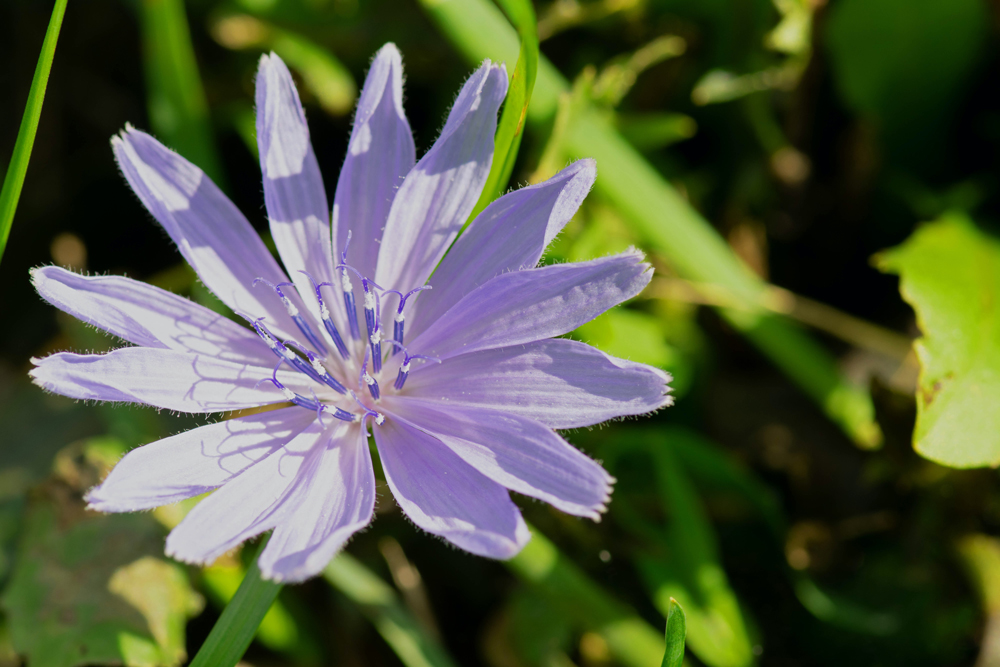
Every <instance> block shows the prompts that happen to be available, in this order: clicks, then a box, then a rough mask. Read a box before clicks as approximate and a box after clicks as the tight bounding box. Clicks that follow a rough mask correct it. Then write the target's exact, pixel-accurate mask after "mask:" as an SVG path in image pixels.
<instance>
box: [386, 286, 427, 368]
mask: <svg viewBox="0 0 1000 667" xmlns="http://www.w3.org/2000/svg"><path fill="white" fill-rule="evenodd" d="M425 289H431V286H430V285H423V286H422V287H417V288H415V289H411V290H410V291H409V292H407V293H406V294H403V293H402V292H400V291H399V290H394V289H390V290H385V292H384V293H383V296H384V295H385V294H395V295H397V296H398V297H399V307H397V308H396V316H395V317H394V318H393V320H392V340H393V354H397V353H398V352H399V351H400V350H401V349H402V347H401V346H400V345H401V344H402V342H403V333H404V330H405V328H406V315H404V314H403V308H405V307H406V300H407V299H409V298H410V297H411V296H413V295H414V294H416V293H417V292H422V291H424V290H425Z"/></svg>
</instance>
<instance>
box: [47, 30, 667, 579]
mask: <svg viewBox="0 0 1000 667" xmlns="http://www.w3.org/2000/svg"><path fill="white" fill-rule="evenodd" d="M402 80H403V70H402V61H401V58H400V55H399V52H398V51H397V50H396V48H395V46H393V45H392V44H389V45H386V46H385V47H383V48H382V49H381V50H380V51H379V52H378V54H377V55H376V57H375V59H374V61H373V63H372V66H371V70H370V71H369V73H368V77H367V80H366V82H365V85H364V88H363V90H362V92H361V96H360V99H359V102H358V109H357V112H356V116H355V121H354V127H353V131H352V133H351V139H350V144H349V147H348V152H347V156H346V158H345V161H344V166H343V169H342V170H341V173H340V178H339V181H338V183H337V189H336V194H335V197H334V202H333V207H332V216H331V212H330V211H331V209H330V207H329V206H328V204H327V199H326V193H325V190H324V187H323V181H322V177H321V175H320V171H319V168H318V166H317V162H316V157H315V155H314V153H313V149H312V145H311V143H310V139H309V129H308V126H307V125H306V119H305V114H304V112H303V110H302V106H301V103H300V101H299V98H298V94H297V93H296V89H295V86H294V83H293V81H292V78H291V76H290V74H289V72H288V69H287V68H286V67H285V64H284V63H283V62H282V61H281V60H280V59H279V58H278V57H277V56H275V55H273V54H272V55H265V56H264V57H262V58H261V61H260V69H259V73H258V75H257V95H256V102H257V141H258V146H259V149H260V166H261V171H262V172H263V180H264V199H265V203H266V207H267V215H268V218H269V221H270V230H271V235H272V238H273V239H274V243H275V245H276V246H277V249H278V254H279V255H280V257H281V260H282V263H283V264H284V269H282V267H281V266H279V264H278V263H277V262H276V261H275V259H274V258H273V257H272V255H271V254H270V252H268V250H267V249H266V247H265V246H264V243H263V242H262V241H261V239H260V238H259V237H258V236H257V235H256V234H255V233H254V231H253V229H252V227H251V226H250V223H249V222H248V221H247V219H246V218H245V217H244V216H243V214H242V213H240V211H239V210H238V209H237V208H236V207H235V206H234V205H233V204H232V203H231V202H230V201H229V200H228V199H227V198H226V197H225V196H224V195H223V194H222V192H221V191H220V190H219V188H218V187H216V185H215V184H214V183H212V181H211V180H209V178H208V177H206V176H205V174H204V173H203V172H202V171H201V170H200V169H198V168H197V167H196V166H194V165H193V164H191V163H189V162H188V161H186V160H185V159H184V158H182V157H180V156H179V155H177V154H176V153H174V152H172V151H170V150H169V149H167V148H166V147H164V146H163V145H162V144H160V143H159V142H157V141H156V140H155V139H154V138H153V137H151V136H150V135H148V134H145V133H143V132H141V131H138V130H136V129H133V128H131V127H126V129H125V130H124V131H123V132H122V133H121V134H120V135H119V136H116V137H115V138H114V139H113V140H112V146H113V149H114V153H115V157H116V159H117V161H118V164H119V166H120V168H121V170H122V173H123V174H124V175H125V178H126V179H127V180H128V183H129V185H131V187H132V189H133V190H134V191H135V193H136V194H137V195H138V197H139V199H140V200H141V201H142V203H143V204H144V205H145V207H146V208H147V209H148V210H149V212H150V213H151V214H152V215H153V217H154V218H156V220H157V221H158V222H159V223H160V224H161V225H162V226H163V228H164V229H165V230H166V231H167V233H168V234H169V235H170V237H171V238H172V239H173V241H174V242H175V243H176V244H177V247H178V249H179V250H180V252H181V254H182V255H183V256H184V258H185V259H186V260H187V261H188V263H189V264H190V265H191V266H192V267H193V268H194V270H195V271H196V272H197V274H198V276H199V278H200V279H201V280H202V282H203V283H204V284H205V285H206V286H207V287H208V288H209V289H210V290H212V292H214V293H215V294H216V295H217V296H218V297H219V299H221V300H222V302H223V303H225V304H226V305H227V306H229V308H231V309H232V310H233V311H234V312H235V313H236V314H238V315H239V316H240V317H242V318H243V319H245V320H246V322H247V323H248V326H242V325H240V324H237V323H236V322H235V321H233V320H231V319H228V318H226V317H223V316H220V315H218V314H216V313H214V312H212V311H210V310H208V309H206V308H204V307H202V306H200V305H197V304H195V303H193V302H191V301H189V300H187V299H184V298H182V297H179V296H176V295H174V294H171V293H169V292H166V291H164V290H161V289H158V288H156V287H153V286H151V285H148V284H144V283H141V282H137V281H134V280H130V279H128V278H124V277H118V276H83V275H78V274H75V273H72V272H69V271H66V270H63V269H60V268H57V267H52V266H49V267H43V268H39V269H36V270H34V272H33V280H34V284H35V286H36V288H37V289H38V292H39V293H40V294H41V295H42V297H43V298H44V299H45V300H47V301H48V302H49V303H51V304H53V305H55V306H56V307H58V308H60V309H62V310H64V311H66V312H68V313H70V314H72V315H74V316H75V317H77V318H79V319H80V320H83V321H84V322H87V323H89V324H91V325H93V326H95V327H98V328H100V329H103V330H105V331H107V332H109V333H111V334H113V335H115V336H118V337H120V338H122V339H124V340H125V341H128V342H129V343H132V344H133V345H132V346H129V347H124V348H121V349H117V350H114V351H112V352H109V353H107V354H96V355H95V354H74V353H69V352H61V353H57V354H53V355H51V356H48V357H45V358H44V359H36V360H34V363H35V364H36V367H35V368H34V369H33V370H32V372H31V375H32V377H33V378H34V380H35V382H36V383H37V384H39V385H40V386H42V387H44V388H45V389H47V390H50V391H53V392H55V393H58V394H63V395H66V396H71V397H74V398H77V399H87V400H97V401H115V402H126V403H143V404H148V405H152V406H156V407H158V408H165V409H169V410H177V411H181V412H188V413H219V412H228V411H237V410H245V409H249V408H261V407H262V406H276V407H275V408H274V409H268V410H265V411H257V412H253V413H250V414H245V415H244V416H238V417H235V418H232V419H228V420H225V421H219V422H218V423H212V424H209V425H207V426H202V427H200V428H196V429H193V430H190V431H187V432H185V433H181V434H179V435H175V436H172V437H169V438H165V439H163V440H159V441H157V442H154V443H151V444H148V445H145V446H143V447H139V448H138V449H135V450H133V451H131V452H130V453H128V454H127V455H126V456H125V457H124V458H123V459H122V460H121V461H120V462H119V463H118V465H117V466H116V467H115V468H114V469H113V470H112V471H111V473H110V474H109V475H108V477H107V479H105V480H104V482H103V483H102V484H100V485H99V486H97V487H96V488H94V489H92V490H91V491H90V493H89V494H88V496H87V499H88V501H89V503H90V507H91V508H93V509H95V510H99V511H102V512H131V511H137V510H144V509H149V508H153V507H157V506H160V505H165V504H169V503H174V502H177V501H180V500H183V499H186V498H191V497H194V496H197V495H199V494H203V493H206V492H208V491H213V493H211V494H210V495H208V496H207V497H206V498H205V499H203V500H202V501H201V502H200V503H199V504H198V505H197V506H196V507H195V508H194V509H193V510H192V511H191V512H190V513H189V514H188V515H187V517H186V518H185V519H184V520H183V521H182V522H181V523H180V524H179V525H178V526H177V527H176V528H175V529H174V530H173V531H172V532H171V533H170V535H169V537H168V538H167V553H168V554H170V555H171V556H173V557H175V558H177V559H179V560H182V561H186V562H191V563H210V562H211V561H213V560H214V559H215V558H217V557H218V556H220V555H221V554H223V553H224V552H226V551H227V550H229V549H232V548H233V547H235V546H237V545H239V544H240V543H241V542H243V541H245V540H247V539H249V538H251V537H253V536H255V535H258V534H260V533H263V532H265V531H269V530H273V533H272V536H271V539H270V541H269V542H268V544H267V547H266V548H265V550H264V551H263V552H262V554H261V556H260V560H259V564H260V568H261V572H262V573H263V576H264V577H266V578H269V579H273V580H278V581H301V580H303V579H306V578H308V577H310V576H313V575H315V574H317V573H318V572H320V571H321V570H322V569H323V567H324V566H325V565H326V564H327V562H328V561H329V560H330V559H331V558H332V557H333V556H334V555H335V554H336V553H337V552H338V551H339V550H340V549H341V548H342V547H343V546H344V544H345V543H346V541H347V540H348V539H349V538H350V537H351V535H353V534H354V533H355V532H357V531H358V530H360V529H362V528H363V527H365V526H366V525H367V524H368V523H369V522H370V521H371V519H372V516H373V509H374V506H375V496H376V494H375V476H374V472H373V466H372V461H371V457H370V453H369V447H368V436H369V429H370V430H371V432H372V434H373V435H374V439H375V443H376V446H377V450H378V454H379V457H380V459H381V463H382V469H383V470H384V472H385V479H386V482H387V483H388V485H389V487H390V488H391V490H392V493H393V495H394V497H395V499H396V502H397V503H398V504H399V506H400V507H401V508H402V510H403V511H404V512H405V513H406V515H407V516H408V517H409V518H410V519H411V520H412V521H413V523H415V524H416V525H417V526H419V527H420V528H422V529H423V530H425V531H427V532H429V533H433V534H435V535H438V536H441V537H442V538H444V539H445V540H447V541H449V542H451V543H452V544H455V545H457V546H459V547H461V548H462V549H465V550H467V551H470V552H472V553H475V554H479V555H482V556H486V557H491V558H509V557H511V556H513V555H514V554H516V553H517V552H518V551H519V550H520V549H521V547H523V546H524V544H525V543H526V542H527V540H528V539H529V532H528V529H527V527H526V525H525V523H524V520H523V519H522V517H521V513H520V511H519V510H518V508H517V506H516V505H515V504H514V503H513V502H512V501H511V499H510V495H509V490H513V491H517V492H518V493H522V494H525V495H528V496H532V497H534V498H538V499H541V500H544V501H546V502H548V503H551V504H552V505H553V506H555V507H557V508H559V509H560V510H562V511H564V512H568V513H570V514H574V515H578V516H583V517H590V518H593V519H599V516H600V513H601V512H602V511H603V510H604V509H605V505H606V503H607V502H608V499H609V494H610V491H611V485H612V482H613V481H614V480H613V479H612V478H611V477H610V476H609V475H608V474H607V472H605V471H604V469H603V468H602V467H601V466H600V465H599V464H598V463H596V462H594V461H593V460H591V459H590V458H588V457H587V456H585V455H584V454H583V453H581V452H580V451H578V450H577V449H575V448H574V447H572V446H571V445H570V444H569V443H567V442H566V441H565V440H564V439H563V438H562V437H560V436H559V435H558V434H557V433H556V432H555V431H554V430H553V429H569V428H575V427H580V426H587V425H591V424H595V423H599V422H602V421H606V420H608V419H611V418H614V417H619V416H622V415H636V414H642V413H646V412H650V411H653V410H656V409H658V408H660V407H663V406H665V405H668V404H669V403H670V397H669V395H668V394H669V388H668V386H667V383H668V381H669V376H668V375H667V374H666V373H663V372H662V371H660V370H657V369H655V368H651V367H649V366H645V365H642V364H638V363H632V362H629V361H624V360H621V359H616V358H613V357H610V356H608V355H606V354H604V353H602V352H600V351H599V350H597V349H595V348H593V347H590V346H588V345H585V344H583V343H580V342H576V341H573V340H568V339H564V338H556V337H557V336H561V335H562V334H565V333H567V332H569V331H572V330H573V329H575V328H576V327H578V326H580V325H581V324H583V323H584V322H587V321H589V320H591V319H592V318H594V317H595V316H597V315H599V314H600V313H602V312H604V311H605V310H607V309H608V308H610V307H612V306H614V305H616V304H618V303H620V302H622V301H624V300H626V299H628V298H630V297H633V296H635V295H636V294H638V293H639V292H640V291H641V290H642V289H643V287H644V286H645V285H646V284H647V283H648V282H649V280H650V276H651V271H650V268H649V265H648V264H645V263H644V262H643V257H642V255H641V254H640V253H639V252H637V251H635V250H630V251H628V252H625V253H622V254H619V255H614V256H610V257H605V258H602V259H596V260H594V261H590V262H583V263H579V264H561V265H552V266H542V267H537V264H538V262H539V259H540V258H541V256H542V252H543V251H544V249H545V247H546V245H547V244H548V243H549V242H550V241H551V240H552V239H553V237H555V236H556V234H558V233H559V231H560V230H561V229H562V227H563V226H564V225H565V224H566V222H567V221H568V220H569V219H570V218H571V217H572V216H573V214H574V213H575V212H576V210H577V208H578V207H579V205H580V203H581V201H582V200H583V198H584V197H585V196H586V195H587V193H588V191H589V190H590V187H591V185H592V184H593V181H594V178H595V173H596V172H595V166H594V163H593V161H591V160H581V161H579V162H576V163H573V164H571V165H570V166H568V167H566V168H565V169H564V170H563V171H561V172H560V173H559V174H557V175H556V176H554V177H553V178H551V179H550V180H548V181H546V182H544V183H540V184H538V185H534V186H531V187H526V188H523V189H521V190H517V191H514V192H511V193H509V194H507V195H505V196H503V197H500V198H499V199H497V200H496V201H495V202H493V203H492V204H491V205H490V206H489V207H488V208H487V209H486V210H484V211H483V212H482V214H480V215H479V216H478V217H477V218H476V219H475V220H474V221H473V222H472V224H471V225H469V227H468V228H467V229H466V230H465V232H464V233H463V234H461V236H459V231H460V230H461V229H462V226H463V223H464V222H465V220H466V218H467V217H468V215H469V213H470V212H471V210H472V208H473V206H474V204H475V202H476V201H477V199H478V197H479V195H480V192H481V191H482V188H483V184H484V182H485V180H486V177H487V174H488V172H489V169H490V163H491V160H492V157H493V136H494V133H495V130H496V122H497V110H498V108H499V107H500V104H501V102H502V101H503V99H504V96H505V94H506V91H507V74H506V71H505V69H504V67H503V66H502V65H496V64H492V63H490V62H489V61H487V62H485V63H484V64H483V65H482V66H481V67H480V68H479V69H478V70H477V71H476V72H475V73H474V74H473V75H472V76H471V77H470V78H469V79H468V81H467V82H466V83H465V85H464V86H463V88H462V90H461V92H460V93H459V95H458V98H457V99H456V101H455V103H454V106H453V107H452V109H451V112H450V114H449V116H448V119H447V122H446V124H445V126H444V129H443V130H442V132H441V135H440V137H439V138H438V139H437V141H436V142H435V143H434V145H433V147H432V148H431V149H430V150H429V151H428V152H427V154H426V155H424V156H423V157H422V158H421V159H420V161H419V162H416V161H415V150H414V144H413V138H412V135H411V132H410V127H409V124H408V123H407V120H406V116H405V115H404V113H403V107H402V98H403V89H402ZM456 239H457V240H456ZM432 274H433V275H432Z"/></svg>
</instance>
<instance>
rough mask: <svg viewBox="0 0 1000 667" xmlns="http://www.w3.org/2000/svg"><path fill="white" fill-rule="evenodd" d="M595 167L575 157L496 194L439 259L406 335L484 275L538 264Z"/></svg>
mask: <svg viewBox="0 0 1000 667" xmlns="http://www.w3.org/2000/svg"><path fill="white" fill-rule="evenodd" d="M596 177H597V168H596V166H595V163H594V161H593V160H590V159H587V160H580V161H578V162H574V163H573V164H571V165H570V166H568V167H566V168H565V169H563V170H562V171H560V172H559V173H558V174H556V175H555V176H553V177H552V178H550V179H549V180H547V181H545V182H544V183H539V184H537V185H532V186H530V187H526V188H521V189H520V190H515V191H513V192H510V193H508V194H505V195H504V196H502V197H500V198H499V199H497V200H496V201H494V202H493V203H492V204H490V205H489V206H487V207H486V209H485V210H484V211H483V212H482V213H480V214H479V215H478V216H476V219H475V220H473V221H472V224H470V225H469V227H468V229H466V230H465V232H463V233H462V236H460V237H459V239H458V240H457V241H455V244H454V245H453V246H452V247H451V249H450V250H449V251H448V254H447V255H445V257H444V259H443V260H441V264H440V266H438V267H437V270H436V271H435V272H434V279H433V280H432V281H431V284H432V285H433V286H434V289H433V290H431V291H429V292H427V293H426V294H421V295H420V299H419V302H418V305H417V306H416V308H415V315H414V316H413V317H411V318H410V322H409V331H410V336H411V337H414V336H417V335H419V334H420V332H422V331H423V330H424V329H426V328H427V326H429V325H430V324H431V323H432V322H434V320H436V319H437V318H439V317H441V315H443V314H444V313H445V312H446V311H447V310H448V309H449V308H451V307H452V306H454V305H455V304H456V303H457V302H458V300H459V299H461V298H462V297H463V296H465V295H466V294H468V293H469V292H471V291H472V290H474V289H475V288H477V287H479V286H480V285H482V284H483V283H485V282H486V281H488V280H489V279H490V278H493V277H495V276H498V275H500V274H501V273H507V272H509V271H519V270H521V269H531V268H534V267H535V265H536V264H538V260H539V259H540V258H541V256H542V252H543V251H544V250H545V247H546V246H547V245H548V244H549V243H550V242H551V241H552V239H554V238H555V237H556V235H557V234H559V232H560V231H562V228H563V227H565V226H566V223H567V222H569V220H570V218H572V217H573V215H575V214H576V211H577V209H578V208H580V204H581V203H582V202H583V199H584V197H586V196H587V193H588V192H590V188H591V186H593V184H594V179H595V178H596Z"/></svg>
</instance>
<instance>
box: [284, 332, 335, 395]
mask: <svg viewBox="0 0 1000 667" xmlns="http://www.w3.org/2000/svg"><path fill="white" fill-rule="evenodd" d="M285 344H286V345H292V346H294V347H295V349H297V350H299V351H300V352H302V353H303V354H305V355H306V356H307V357H308V358H309V364H310V365H311V366H312V370H313V372H314V373H316V375H317V376H319V380H320V381H322V382H323V383H324V384H326V385H327V386H328V387H331V388H332V389H333V390H334V391H338V392H340V393H341V394H346V393H347V387H345V386H344V385H342V384H340V382H338V381H337V379H336V378H335V377H333V376H332V375H330V372H329V371H328V370H326V366H324V365H323V362H322V361H320V359H319V357H317V356H316V355H315V354H313V353H312V352H310V351H309V350H307V349H306V348H304V347H302V346H301V345H299V344H298V343H296V342H294V341H285Z"/></svg>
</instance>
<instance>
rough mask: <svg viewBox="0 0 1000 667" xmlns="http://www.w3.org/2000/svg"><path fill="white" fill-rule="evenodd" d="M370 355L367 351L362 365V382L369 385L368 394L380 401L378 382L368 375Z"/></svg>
mask: <svg viewBox="0 0 1000 667" xmlns="http://www.w3.org/2000/svg"><path fill="white" fill-rule="evenodd" d="M368 353H369V351H367V350H366V351H365V360H364V362H363V363H362V364H361V382H362V383H364V384H366V385H368V393H369V394H371V395H372V398H373V399H375V400H376V401H377V400H378V399H379V396H380V395H381V392H380V391H379V388H378V380H376V379H375V378H373V377H372V376H371V375H369V374H368Z"/></svg>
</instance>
